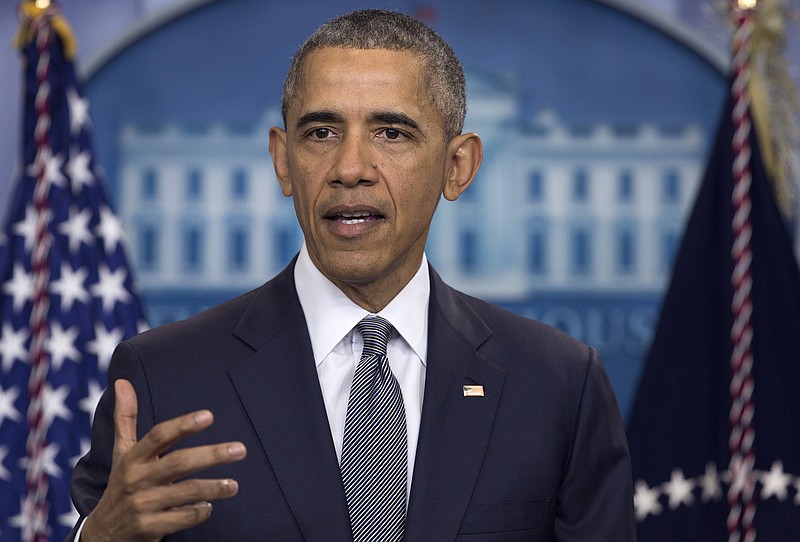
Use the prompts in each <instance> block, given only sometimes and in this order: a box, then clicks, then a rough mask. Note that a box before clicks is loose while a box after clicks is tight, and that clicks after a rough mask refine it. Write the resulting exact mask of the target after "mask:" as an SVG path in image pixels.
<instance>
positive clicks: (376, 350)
mask: <svg viewBox="0 0 800 542" xmlns="http://www.w3.org/2000/svg"><path fill="white" fill-rule="evenodd" d="M356 327H357V328H358V331H359V332H360V333H361V337H362V338H363V339H364V351H363V353H362V354H361V355H362V356H366V355H374V356H385V355H386V344H387V343H388V341H389V336H390V335H391V334H392V329H393V328H392V324H390V323H389V321H388V320H386V319H385V318H381V317H380V316H373V315H369V316H365V317H364V319H363V320H361V321H360V322H359V323H358V324H356Z"/></svg>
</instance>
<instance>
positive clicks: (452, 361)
mask: <svg viewBox="0 0 800 542" xmlns="http://www.w3.org/2000/svg"><path fill="white" fill-rule="evenodd" d="M490 335H491V330H489V328H488V327H487V326H486V324H485V323H484V322H483V320H481V318H480V317H479V316H478V315H477V314H476V313H475V311H474V310H473V308H472V307H471V306H470V305H469V304H467V303H466V302H465V300H464V299H463V298H462V297H461V296H459V295H457V294H456V293H455V291H454V290H452V289H451V288H449V287H448V286H446V285H445V284H444V283H443V282H442V280H441V279H440V278H439V276H438V275H437V274H436V273H435V272H434V271H433V270H431V302H430V311H429V320H428V359H427V370H426V377H425V397H424V400H423V408H422V420H421V425H420V435H419V444H418V446H417V455H416V462H415V467H414V477H413V482H412V489H411V500H410V502H409V510H408V518H407V522H406V538H405V540H406V542H412V541H417V540H453V539H454V538H455V537H456V535H457V533H458V527H459V525H460V524H461V520H462V518H463V517H464V513H465V511H466V508H467V506H468V504H469V500H470V496H471V494H472V490H473V488H474V486H475V483H476V480H477V477H478V474H479V472H480V468H481V464H482V460H483V456H484V454H485V452H486V447H487V446H488V443H489V437H490V434H491V430H492V425H493V423H494V417H495V413H496V411H497V406H498V403H499V401H500V395H501V393H502V388H503V381H504V378H505V373H504V372H503V370H502V369H500V368H499V367H498V366H496V365H494V364H493V363H491V362H490V361H488V360H486V359H485V358H483V357H482V356H481V355H480V354H479V353H478V350H477V349H478V348H479V347H480V346H481V345H482V344H483V343H484V342H485V341H486V340H487V339H488V338H489V336H490ZM465 385H482V386H483V387H484V391H485V395H484V396H483V397H465V396H464V393H463V386H465Z"/></svg>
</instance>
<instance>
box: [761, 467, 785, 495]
mask: <svg viewBox="0 0 800 542" xmlns="http://www.w3.org/2000/svg"><path fill="white" fill-rule="evenodd" d="M790 483H791V476H789V475H788V474H786V473H785V472H783V462H782V461H775V462H774V463H772V468H771V469H770V470H769V472H767V473H765V474H763V475H762V476H761V484H762V487H761V498H762V499H768V498H770V497H772V496H773V495H774V496H775V497H776V498H777V499H778V500H779V501H781V502H783V501H785V500H786V497H788V496H789V488H788V486H789V484H790Z"/></svg>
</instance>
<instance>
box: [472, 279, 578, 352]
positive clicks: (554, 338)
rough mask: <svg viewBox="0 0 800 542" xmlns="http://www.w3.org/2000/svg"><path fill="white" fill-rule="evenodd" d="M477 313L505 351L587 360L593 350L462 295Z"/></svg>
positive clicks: (553, 330) (551, 329)
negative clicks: (515, 350) (532, 352)
mask: <svg viewBox="0 0 800 542" xmlns="http://www.w3.org/2000/svg"><path fill="white" fill-rule="evenodd" d="M458 295H461V296H463V298H464V300H465V302H466V303H468V304H469V305H470V306H471V307H472V308H473V309H474V310H475V313H476V314H477V315H478V316H480V318H481V319H482V320H483V321H484V322H485V323H486V325H487V326H488V327H489V328H490V329H491V332H492V337H491V339H490V342H491V341H492V340H494V341H498V342H500V343H502V345H504V347H505V348H516V349H519V350H520V351H536V352H540V353H542V354H551V355H556V354H557V355H558V357H559V358H573V357H578V358H580V359H586V358H588V357H589V355H590V351H591V350H592V349H591V348H590V347H589V346H587V345H586V344H584V343H583V342H581V341H579V340H578V339H575V338H574V337H572V336H570V335H567V334H566V333H564V332H563V331H561V330H560V329H557V328H555V327H553V326H550V325H548V324H545V323H543V322H540V321H538V320H533V319H531V318H527V317H525V316H521V315H519V314H516V313H513V312H511V311H509V310H507V309H504V308H502V307H499V306H497V305H494V304H492V303H489V302H487V301H484V300H482V299H478V298H475V297H472V296H470V295H467V294H464V293H461V292H458Z"/></svg>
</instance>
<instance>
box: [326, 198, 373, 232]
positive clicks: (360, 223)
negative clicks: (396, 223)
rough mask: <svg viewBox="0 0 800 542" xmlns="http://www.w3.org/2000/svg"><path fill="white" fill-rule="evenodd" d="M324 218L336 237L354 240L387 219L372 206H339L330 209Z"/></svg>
mask: <svg viewBox="0 0 800 542" xmlns="http://www.w3.org/2000/svg"><path fill="white" fill-rule="evenodd" d="M322 218H323V221H324V222H325V225H326V226H327V227H328V229H329V230H330V231H331V233H333V234H334V235H336V236H339V237H345V238H353V237H358V236H361V235H364V234H366V233H368V232H369V231H371V230H373V229H374V228H377V227H378V226H379V225H380V224H382V223H383V222H384V220H385V218H386V217H385V216H384V215H383V213H381V212H380V211H379V210H378V209H377V208H375V207H372V206H370V205H337V206H335V207H332V208H330V209H328V210H327V211H326V212H325V213H324V215H323V217H322Z"/></svg>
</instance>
